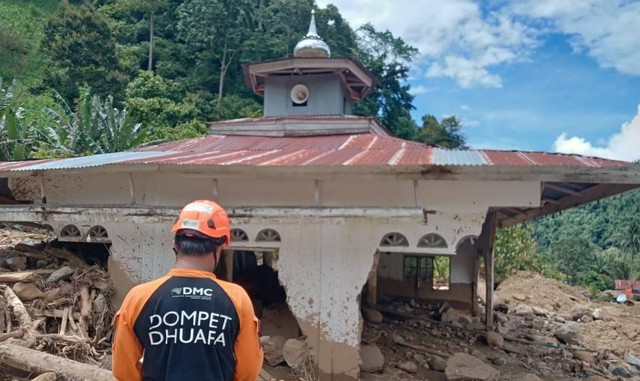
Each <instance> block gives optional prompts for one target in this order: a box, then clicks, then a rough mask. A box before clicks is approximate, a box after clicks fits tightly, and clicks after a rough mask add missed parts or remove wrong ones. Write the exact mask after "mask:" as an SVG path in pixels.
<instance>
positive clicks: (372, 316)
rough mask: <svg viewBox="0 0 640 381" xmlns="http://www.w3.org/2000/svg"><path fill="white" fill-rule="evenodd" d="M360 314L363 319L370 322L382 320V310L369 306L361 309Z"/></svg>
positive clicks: (380, 321)
mask: <svg viewBox="0 0 640 381" xmlns="http://www.w3.org/2000/svg"><path fill="white" fill-rule="evenodd" d="M362 315H363V316H364V319H365V320H367V321H370V322H372V323H382V320H383V317H382V312H380V311H378V310H374V309H371V308H364V309H362Z"/></svg>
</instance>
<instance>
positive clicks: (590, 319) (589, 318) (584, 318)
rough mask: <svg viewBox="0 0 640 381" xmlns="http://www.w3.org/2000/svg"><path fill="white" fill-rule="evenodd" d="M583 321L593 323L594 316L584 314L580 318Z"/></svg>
mask: <svg viewBox="0 0 640 381" xmlns="http://www.w3.org/2000/svg"><path fill="white" fill-rule="evenodd" d="M579 321H580V322H581V323H591V322H593V316H591V315H582V317H581V318H580V320H579Z"/></svg>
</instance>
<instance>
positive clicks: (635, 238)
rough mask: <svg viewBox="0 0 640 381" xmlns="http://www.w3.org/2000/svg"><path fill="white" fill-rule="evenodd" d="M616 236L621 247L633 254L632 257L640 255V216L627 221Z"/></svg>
mask: <svg viewBox="0 0 640 381" xmlns="http://www.w3.org/2000/svg"><path fill="white" fill-rule="evenodd" d="M616 238H617V241H618V246H619V247H620V249H621V250H622V251H623V252H625V253H629V254H631V258H635V257H636V255H640V218H638V217H635V218H634V219H632V220H630V221H627V222H626V223H625V224H624V226H623V227H622V229H621V230H620V232H619V233H618V235H617V236H616Z"/></svg>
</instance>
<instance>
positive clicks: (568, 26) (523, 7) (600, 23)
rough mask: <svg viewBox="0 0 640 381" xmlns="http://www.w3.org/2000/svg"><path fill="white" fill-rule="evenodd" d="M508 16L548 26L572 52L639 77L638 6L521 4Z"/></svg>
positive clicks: (613, 1) (614, 2) (608, 1)
mask: <svg viewBox="0 0 640 381" xmlns="http://www.w3.org/2000/svg"><path fill="white" fill-rule="evenodd" d="M510 12H511V13H512V14H513V15H514V16H523V17H525V18H528V19H530V20H537V21H541V20H543V21H547V22H549V27H550V30H551V31H554V32H559V33H564V34H567V35H569V36H570V42H571V45H572V47H573V48H574V50H576V51H582V50H584V51H586V52H587V53H588V54H589V55H590V56H592V57H593V58H595V59H596V60H597V61H598V63H599V64H600V65H601V66H603V67H608V68H614V69H616V70H618V71H619V72H621V73H625V74H631V75H640V38H638V36H639V35H640V27H638V19H639V18H640V2H637V1H628V0H584V1H561V0H522V1H518V2H516V3H514V5H513V6H511V7H510Z"/></svg>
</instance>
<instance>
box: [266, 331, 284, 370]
mask: <svg viewBox="0 0 640 381" xmlns="http://www.w3.org/2000/svg"><path fill="white" fill-rule="evenodd" d="M286 342H287V339H285V338H284V337H282V336H263V337H261V338H260V343H261V344H262V349H263V351H264V359H265V361H266V362H267V364H269V365H270V366H278V365H280V364H282V363H283V362H284V353H283V350H284V344H285V343H286Z"/></svg>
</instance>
